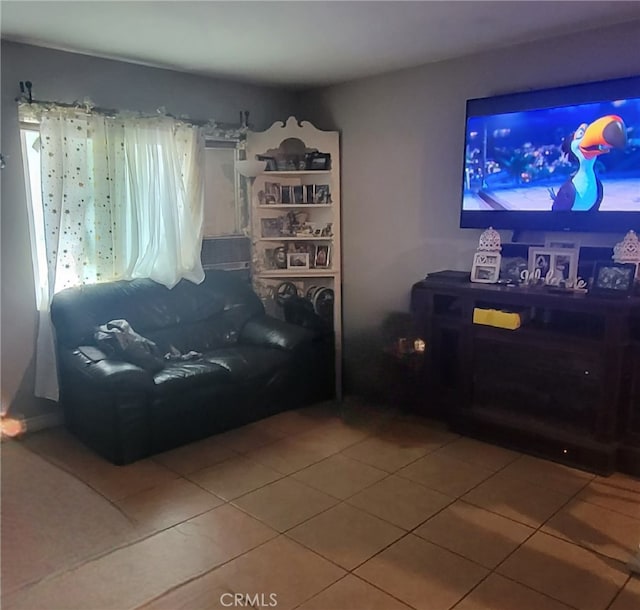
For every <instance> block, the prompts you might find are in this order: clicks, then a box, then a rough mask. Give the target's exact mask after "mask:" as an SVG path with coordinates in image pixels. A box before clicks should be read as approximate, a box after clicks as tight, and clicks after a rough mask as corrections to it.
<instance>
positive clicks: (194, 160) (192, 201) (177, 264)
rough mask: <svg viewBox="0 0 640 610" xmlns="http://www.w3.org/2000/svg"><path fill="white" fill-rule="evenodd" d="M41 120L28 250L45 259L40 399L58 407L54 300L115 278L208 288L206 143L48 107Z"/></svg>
mask: <svg viewBox="0 0 640 610" xmlns="http://www.w3.org/2000/svg"><path fill="white" fill-rule="evenodd" d="M37 118H38V119H39V124H40V127H39V129H40V140H39V143H40V174H41V175H40V181H41V195H42V198H41V203H40V202H38V201H37V200H38V199H39V198H38V197H32V200H33V203H34V205H37V204H39V205H41V210H36V211H34V213H32V215H31V220H32V223H31V224H32V243H33V245H34V247H35V249H36V250H39V252H40V255H39V256H38V253H37V252H36V253H35V254H34V261H42V262H41V265H46V269H36V273H35V276H36V278H39V279H37V283H38V286H37V287H36V292H37V298H38V303H37V305H38V311H39V328H38V338H37V351H36V387H35V393H36V395H37V396H42V397H45V398H50V399H52V400H57V399H58V387H57V374H56V368H55V356H54V349H53V333H52V328H51V322H50V316H49V305H50V303H51V299H52V297H53V295H54V294H55V293H56V292H58V291H59V290H62V289H64V288H67V287H69V286H76V285H80V284H91V283H96V282H104V281H111V280H115V279H131V278H151V279H153V280H155V281H157V282H159V283H162V284H164V285H166V286H168V287H173V286H174V285H175V284H176V283H177V282H178V281H180V279H182V278H186V279H188V280H191V281H192V282H195V283H199V282H201V281H202V280H203V279H204V271H203V269H202V264H201V262H200V250H201V246H202V216H203V189H202V181H203V180H202V166H203V156H204V144H203V140H202V137H201V134H200V133H199V130H198V129H197V128H196V127H194V126H191V125H186V124H184V123H181V122H179V121H176V120H173V119H170V118H164V117H162V118H152V119H145V118H137V117H136V118H133V117H132V118H110V117H105V116H103V115H99V114H92V113H87V112H84V111H79V110H76V109H67V108H53V109H52V108H47V109H46V110H43V111H42V112H41V113H40V116H38V117H37ZM36 212H37V213H36ZM38 223H41V224H42V227H36V226H35V225H37V224H38ZM34 229H35V230H34ZM39 234H40V235H44V244H42V243H40V242H39V241H38V239H37V236H38V235H39ZM44 260H46V263H45V262H44Z"/></svg>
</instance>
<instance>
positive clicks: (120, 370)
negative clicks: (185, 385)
mask: <svg viewBox="0 0 640 610" xmlns="http://www.w3.org/2000/svg"><path fill="white" fill-rule="evenodd" d="M60 356H61V363H60V364H61V367H62V369H63V370H64V371H65V373H67V374H69V375H70V376H71V377H73V378H74V379H76V380H77V381H82V382H84V383H87V382H88V383H95V384H98V385H99V386H101V387H102V388H104V389H109V390H118V391H119V392H130V391H138V392H140V391H146V390H151V389H152V388H153V377H152V375H151V374H150V373H149V372H147V371H145V370H144V369H142V368H140V367H139V366H136V365H135V364H131V363H130V362H125V361H124V360H115V359H112V358H108V357H107V356H106V354H104V352H102V351H101V350H99V349H97V348H95V347H91V346H87V347H85V346H80V347H78V348H75V349H68V350H61V353H60Z"/></svg>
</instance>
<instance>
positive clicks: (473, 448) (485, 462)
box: [437, 437, 521, 471]
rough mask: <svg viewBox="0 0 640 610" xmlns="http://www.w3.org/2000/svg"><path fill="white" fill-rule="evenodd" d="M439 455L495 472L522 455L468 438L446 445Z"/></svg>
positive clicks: (439, 450) (439, 451)
mask: <svg viewBox="0 0 640 610" xmlns="http://www.w3.org/2000/svg"><path fill="white" fill-rule="evenodd" d="M437 453H438V454H441V455H447V456H449V457H452V458H455V459H456V460H460V461H462V462H468V463H470V464H475V465H476V466H481V467H482V468H486V469H487V470H493V471H496V470H500V469H501V468H503V467H504V466H506V465H507V464H510V463H511V462H513V461H514V460H516V459H518V457H520V455H521V454H520V453H517V452H515V451H510V450H509V449H504V448H503V447H498V446H497V445H490V444H488V443H483V442H481V441H478V440H475V439H472V438H466V437H463V438H460V439H458V440H456V441H453V442H452V443H448V444H446V445H445V446H444V447H442V448H441V449H438V451H437Z"/></svg>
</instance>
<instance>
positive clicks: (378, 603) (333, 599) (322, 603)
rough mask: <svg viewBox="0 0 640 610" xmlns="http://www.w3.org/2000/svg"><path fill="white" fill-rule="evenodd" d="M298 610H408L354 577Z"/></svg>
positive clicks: (323, 592) (344, 580) (336, 585)
mask: <svg viewBox="0 0 640 610" xmlns="http://www.w3.org/2000/svg"><path fill="white" fill-rule="evenodd" d="M298 610H410V609H409V606H406V605H405V604H403V603H401V602H399V601H398V600H397V599H393V597H391V596H390V595H387V594H386V593H384V592H383V591H380V589H376V588H375V587H372V586H371V585H370V584H369V583H366V582H364V581H363V580H360V579H359V578H357V577H355V576H351V575H349V576H345V577H344V578H343V579H342V580H339V581H338V582H337V583H335V584H334V585H331V586H330V587H329V588H328V589H325V590H324V591H322V593H319V594H318V595H316V596H315V597H314V598H312V599H310V600H309V601H308V602H306V603H304V604H302V606H300V607H299V609H298Z"/></svg>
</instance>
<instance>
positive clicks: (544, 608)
mask: <svg viewBox="0 0 640 610" xmlns="http://www.w3.org/2000/svg"><path fill="white" fill-rule="evenodd" d="M454 610H570V608H569V606H566V605H565V604H562V603H560V602H559V601H556V600H554V599H551V598H550V597H547V596H546V595H543V594H542V593H538V592H537V591H534V590H533V589H529V588H528V587H525V586H523V585H521V584H518V583H517V582H513V581H512V580H509V579H508V578H504V577H502V576H500V575H499V574H490V575H489V577H488V578H487V579H486V580H485V581H484V582H481V583H480V584H479V585H478V586H477V587H476V588H475V589H474V590H473V591H472V592H471V593H469V595H467V597H465V598H464V599H463V600H462V601H461V602H460V603H459V604H458V605H456V606H454Z"/></svg>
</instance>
